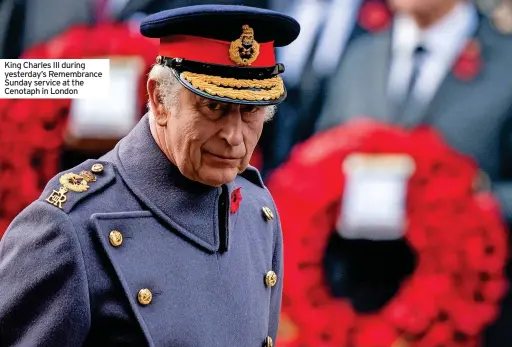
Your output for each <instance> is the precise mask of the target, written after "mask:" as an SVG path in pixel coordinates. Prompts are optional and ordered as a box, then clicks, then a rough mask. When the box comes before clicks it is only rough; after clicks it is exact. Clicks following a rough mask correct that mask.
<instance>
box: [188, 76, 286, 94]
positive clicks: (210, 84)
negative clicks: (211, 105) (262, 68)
mask: <svg viewBox="0 0 512 347" xmlns="http://www.w3.org/2000/svg"><path fill="white" fill-rule="evenodd" d="M182 77H183V78H184V79H186V80H187V81H188V82H190V84H192V85H193V86H194V88H197V89H199V90H202V91H204V92H206V93H208V94H210V95H216V96H220V97H225V98H230V99H240V100H251V101H261V100H274V99H279V98H280V97H281V96H282V95H283V94H284V83H283V79H282V78H281V77H279V76H276V77H272V78H268V79H264V80H256V79H253V80H239V79H236V78H224V77H219V76H210V75H203V74H197V73H194V72H188V71H186V72H183V73H182ZM255 89H256V90H255Z"/></svg>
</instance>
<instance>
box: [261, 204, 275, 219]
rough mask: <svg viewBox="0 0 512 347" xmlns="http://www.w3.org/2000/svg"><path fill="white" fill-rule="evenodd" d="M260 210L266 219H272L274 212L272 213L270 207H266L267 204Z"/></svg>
mask: <svg viewBox="0 0 512 347" xmlns="http://www.w3.org/2000/svg"><path fill="white" fill-rule="evenodd" d="M262 210H263V214H264V215H265V218H267V220H272V219H274V214H273V213H272V210H271V209H270V208H268V207H267V206H264V207H263V208H262Z"/></svg>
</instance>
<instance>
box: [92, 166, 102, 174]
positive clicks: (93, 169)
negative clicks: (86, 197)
mask: <svg viewBox="0 0 512 347" xmlns="http://www.w3.org/2000/svg"><path fill="white" fill-rule="evenodd" d="M91 171H92V172H94V173H100V172H102V171H103V165H102V164H94V165H93V166H92V168H91Z"/></svg>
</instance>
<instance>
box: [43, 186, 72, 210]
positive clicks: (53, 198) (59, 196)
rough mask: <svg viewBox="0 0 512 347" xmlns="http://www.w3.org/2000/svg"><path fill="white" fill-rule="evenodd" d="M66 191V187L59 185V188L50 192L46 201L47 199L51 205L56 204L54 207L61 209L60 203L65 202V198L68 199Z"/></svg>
mask: <svg viewBox="0 0 512 347" xmlns="http://www.w3.org/2000/svg"><path fill="white" fill-rule="evenodd" d="M67 192H68V190H67V189H66V188H64V187H60V189H59V190H58V191H57V190H54V191H53V192H52V194H51V195H50V196H49V197H47V198H46V201H48V202H49V203H50V204H52V205H53V206H56V207H58V208H60V209H62V204H63V203H65V202H66V200H67V199H68V198H67V197H66V193H67Z"/></svg>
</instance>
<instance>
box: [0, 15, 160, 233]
mask: <svg viewBox="0 0 512 347" xmlns="http://www.w3.org/2000/svg"><path fill="white" fill-rule="evenodd" d="M137 30H138V29H137ZM137 30H136V29H135V27H134V26H132V25H130V23H99V24H95V25H92V26H86V25H80V26H75V27H72V28H70V29H69V30H67V31H66V32H64V33H63V34H62V35H59V36H57V37H55V38H53V39H51V40H49V41H48V42H45V43H42V44H38V45H36V46H34V47H32V48H30V49H28V50H27V51H26V52H25V53H24V54H23V55H22V56H21V58H22V59H77V58H90V59H92V58H103V57H114V56H115V57H133V56H137V57H140V58H141V59H142V61H143V62H144V64H145V68H146V70H147V72H149V69H150V67H151V65H152V64H153V62H154V61H155V57H156V55H157V54H158V41H155V40H152V39H148V38H145V37H143V36H142V35H140V34H139V32H138V31H137ZM146 76H147V74H141V78H140V83H139V93H138V97H139V100H140V102H139V105H140V106H141V110H140V112H141V115H142V114H143V113H144V107H145V106H146V97H147V96H146V80H145V79H146ZM70 106H71V100H69V99H16V100H13V99H0V124H2V126H1V127H0V148H1V149H2V150H0V237H1V235H2V234H3V232H4V231H5V229H6V228H7V226H8V224H9V223H10V221H11V220H12V219H13V218H14V217H15V216H16V215H17V214H18V213H19V212H20V211H21V210H22V209H23V208H25V207H26V206H28V205H29V204H30V203H31V202H32V201H34V200H35V199H37V198H38V196H39V194H41V191H42V190H43V189H44V185H45V184H46V183H47V181H48V180H49V179H51V177H53V176H54V175H55V174H57V173H58V171H59V156H60V150H61V148H62V146H63V142H64V132H65V130H66V122H67V119H68V114H69V110H70Z"/></svg>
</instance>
